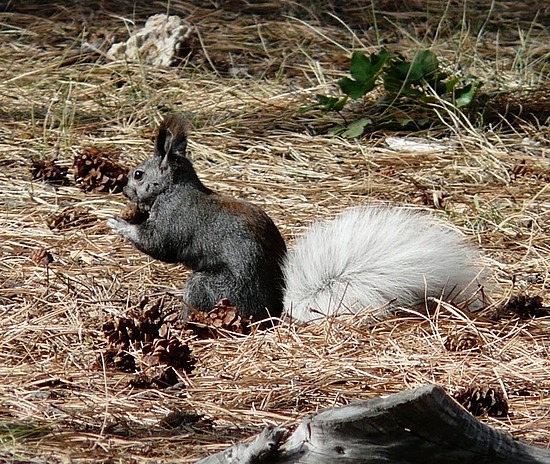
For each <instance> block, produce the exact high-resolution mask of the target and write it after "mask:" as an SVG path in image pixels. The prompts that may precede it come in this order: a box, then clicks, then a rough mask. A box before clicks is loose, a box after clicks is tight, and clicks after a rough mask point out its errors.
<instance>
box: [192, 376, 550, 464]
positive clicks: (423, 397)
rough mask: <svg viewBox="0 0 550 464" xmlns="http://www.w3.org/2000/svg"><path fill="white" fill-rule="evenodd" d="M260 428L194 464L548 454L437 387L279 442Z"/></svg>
mask: <svg viewBox="0 0 550 464" xmlns="http://www.w3.org/2000/svg"><path fill="white" fill-rule="evenodd" d="M282 438H283V429H279V428H273V427H271V428H269V427H268V428H266V429H264V431H263V432H262V433H261V434H260V435H258V436H257V437H256V438H255V439H254V440H253V441H252V442H251V443H249V444H243V443H239V444H237V445H235V446H233V447H231V448H229V449H228V450H226V451H223V452H221V453H218V454H216V455H214V456H211V457H208V458H205V459H202V460H201V461H199V463H198V464H217V463H222V462H223V463H239V464H244V463H250V464H252V463H254V464H260V463H266V464H267V463H269V464H297V463H300V464H329V463H330V464H332V463H345V464H352V463H353V464H374V463H377V464H386V463H392V464H421V463H422V464H430V463H434V464H436V463H437V464H442V463H445V464H550V451H549V450H545V449H542V448H537V447H533V446H529V445H526V444H523V443H521V442H519V441H517V440H515V439H514V438H512V437H511V436H510V435H509V434H507V433H505V432H502V431H500V430H497V429H495V428H493V427H490V426H488V425H486V424H483V423H481V422H480V421H478V420H477V419H476V418H475V417H473V416H472V415H471V414H469V413H468V412H467V411H466V410H465V409H463V408H462V407H461V406H460V405H459V404H458V403H456V402H455V401H454V400H453V399H452V398H450V397H449V396H448V395H447V394H446V393H445V392H444V391H443V389H442V388H440V387H438V386H435V385H428V386H425V387H420V388H416V389H413V390H407V391H405V392H401V393H396V394H394V395H390V396H388V397H385V398H375V399H372V400H368V401H359V402H355V403H352V404H349V405H346V406H342V407H338V408H333V409H328V410H325V411H322V412H320V413H318V414H316V415H313V416H311V417H308V418H306V419H305V420H304V421H303V422H302V423H301V424H300V425H299V426H298V428H297V429H296V430H295V431H294V433H293V434H292V435H291V436H290V437H289V438H288V439H287V440H286V441H285V442H284V443H282V444H281V440H282Z"/></svg>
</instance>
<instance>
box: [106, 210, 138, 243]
mask: <svg viewBox="0 0 550 464" xmlns="http://www.w3.org/2000/svg"><path fill="white" fill-rule="evenodd" d="M107 227H109V228H110V229H111V230H112V231H113V232H114V233H115V234H118V235H122V236H123V237H124V238H127V239H130V240H132V238H133V235H134V230H133V229H134V228H135V226H133V225H132V224H129V223H128V222H127V221H125V220H124V219H122V218H121V217H118V216H115V217H112V218H109V219H107Z"/></svg>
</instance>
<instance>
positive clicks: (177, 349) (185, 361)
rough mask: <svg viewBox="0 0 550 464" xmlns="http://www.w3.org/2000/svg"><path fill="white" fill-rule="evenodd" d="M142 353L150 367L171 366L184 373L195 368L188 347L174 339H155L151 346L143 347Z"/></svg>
mask: <svg viewBox="0 0 550 464" xmlns="http://www.w3.org/2000/svg"><path fill="white" fill-rule="evenodd" d="M142 352H143V354H144V355H146V356H145V359H146V362H147V364H148V365H149V366H151V367H152V366H172V367H174V368H176V369H183V370H184V371H185V372H191V371H192V370H193V368H194V367H195V366H194V364H195V361H194V360H193V359H192V358H191V350H190V349H189V346H188V345H187V344H186V343H182V342H180V341H179V340H178V339H177V338H175V337H171V338H169V339H167V338H157V339H156V340H154V341H153V343H152V344H151V345H146V346H144V347H143V349H142Z"/></svg>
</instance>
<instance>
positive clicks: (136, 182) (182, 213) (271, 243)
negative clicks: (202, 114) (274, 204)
mask: <svg viewBox="0 0 550 464" xmlns="http://www.w3.org/2000/svg"><path fill="white" fill-rule="evenodd" d="M186 147H187V137H186V135H185V124H184V120H183V118H182V117H181V116H179V115H178V114H174V113H172V114H169V115H167V116H166V118H165V119H164V121H163V122H162V124H161V125H160V127H159V131H158V135H157V138H156V144H155V155H154V156H152V157H150V158H148V159H147V160H145V162H144V163H142V164H141V165H139V166H137V167H136V168H135V169H134V170H133V171H132V172H131V173H130V176H129V180H128V185H127V186H126V187H125V189H124V193H125V195H126V196H127V197H128V198H129V199H130V200H132V201H134V202H135V203H137V204H138V206H139V207H140V209H141V210H144V211H148V218H147V219H146V220H145V221H144V222H142V223H140V224H129V223H128V222H126V221H124V220H123V219H121V218H114V219H111V220H110V221H109V225H110V226H111V228H112V229H113V230H114V231H115V232H117V233H119V234H120V235H122V236H124V237H126V238H128V239H129V240H131V241H132V242H133V243H134V245H135V246H136V247H137V248H138V249H140V250H141V251H143V252H144V253H147V254H148V255H150V256H152V257H153V258H156V259H159V260H162V261H166V262H177V263H182V264H184V265H185V266H187V267H189V268H190V269H192V270H193V271H194V272H193V274H192V275H191V277H190V278H189V280H188V281H187V284H186V286H185V291H184V299H185V301H186V303H187V304H188V305H190V306H192V307H194V308H196V309H199V310H202V311H208V310H210V309H211V308H212V307H213V306H214V305H215V304H216V303H217V302H218V301H219V300H221V299H222V298H227V299H229V301H230V302H231V303H232V304H233V305H235V306H237V307H238V308H239V310H240V311H241V314H244V315H247V316H251V317H253V318H254V320H259V319H264V318H265V317H267V316H273V317H278V316H280V314H281V312H282V309H283V306H282V300H283V287H284V283H283V277H282V271H281V263H282V259H283V257H284V255H285V253H286V246H285V243H284V240H283V238H282V237H281V234H280V233H279V230H278V229H277V227H276V226H275V224H274V223H273V221H272V220H271V219H270V218H269V216H268V215H267V214H266V213H265V212H264V211H262V210H261V209H260V208H258V207H256V206H254V205H252V204H250V203H247V202H244V201H241V200H237V199H234V198H229V197H224V196H221V195H218V194H216V193H214V192H213V191H212V190H210V189H208V188H207V187H205V186H204V185H203V184H202V182H201V181H200V179H199V178H198V176H197V174H196V172H195V169H194V168H193V166H192V164H191V162H190V161H189V159H187V158H186V157H185V151H186ZM136 173H137V174H136Z"/></svg>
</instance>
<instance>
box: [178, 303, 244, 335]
mask: <svg viewBox="0 0 550 464" xmlns="http://www.w3.org/2000/svg"><path fill="white" fill-rule="evenodd" d="M250 322H251V321H250V319H247V318H244V317H242V316H241V315H240V314H239V311H238V309H237V308H236V307H235V306H232V305H231V303H230V302H229V300H228V299H225V298H224V299H222V300H220V302H219V303H218V304H216V306H214V307H213V308H212V309H211V310H210V311H209V312H207V313H205V312H203V311H197V310H195V309H192V308H190V309H189V319H188V321H187V323H188V327H189V328H190V329H191V330H192V331H193V332H194V333H195V334H196V335H198V336H199V337H200V338H216V337H217V336H218V335H219V331H220V330H226V331H229V332H235V333H239V334H245V335H246V334H249V333H250Z"/></svg>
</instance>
